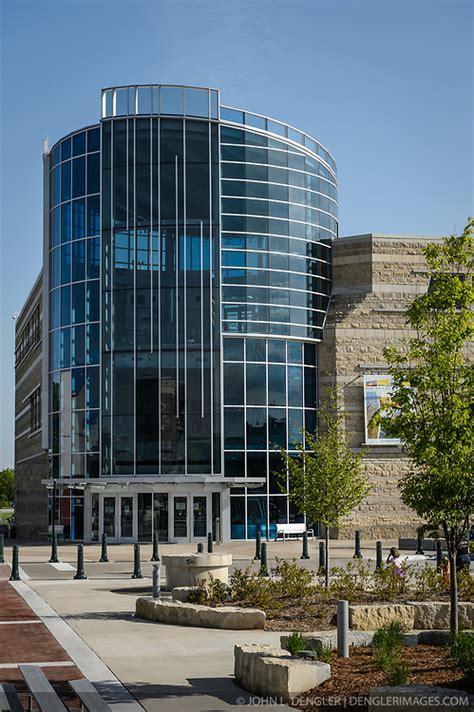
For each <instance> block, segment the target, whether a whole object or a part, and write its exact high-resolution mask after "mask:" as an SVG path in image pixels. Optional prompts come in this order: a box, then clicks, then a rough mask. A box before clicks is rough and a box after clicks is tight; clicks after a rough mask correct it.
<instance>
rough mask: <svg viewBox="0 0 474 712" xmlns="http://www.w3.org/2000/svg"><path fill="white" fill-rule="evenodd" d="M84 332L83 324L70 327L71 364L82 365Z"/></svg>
mask: <svg viewBox="0 0 474 712" xmlns="http://www.w3.org/2000/svg"><path fill="white" fill-rule="evenodd" d="M84 355H85V334H84V326H83V325H82V326H74V327H73V328H72V365H73V366H84Z"/></svg>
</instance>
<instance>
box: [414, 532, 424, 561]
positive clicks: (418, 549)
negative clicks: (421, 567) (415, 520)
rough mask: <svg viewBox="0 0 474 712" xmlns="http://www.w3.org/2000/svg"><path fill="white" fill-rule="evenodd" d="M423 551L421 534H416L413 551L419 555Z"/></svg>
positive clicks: (421, 554)
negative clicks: (414, 549)
mask: <svg viewBox="0 0 474 712" xmlns="http://www.w3.org/2000/svg"><path fill="white" fill-rule="evenodd" d="M424 553H425V552H424V550H423V534H418V536H417V538H416V551H415V554H418V555H420V556H423V554H424Z"/></svg>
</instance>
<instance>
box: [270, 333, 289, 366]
mask: <svg viewBox="0 0 474 712" xmlns="http://www.w3.org/2000/svg"><path fill="white" fill-rule="evenodd" d="M268 360H269V361H276V362H277V363H285V361H286V342H285V341H280V340H277V339H270V340H269V341H268Z"/></svg>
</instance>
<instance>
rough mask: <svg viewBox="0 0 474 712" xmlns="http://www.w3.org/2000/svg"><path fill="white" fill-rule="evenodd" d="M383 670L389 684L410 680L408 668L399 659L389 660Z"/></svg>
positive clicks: (401, 683)
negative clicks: (385, 668)
mask: <svg viewBox="0 0 474 712" xmlns="http://www.w3.org/2000/svg"><path fill="white" fill-rule="evenodd" d="M384 672H386V674H387V677H388V684H389V685H406V684H407V682H408V681H409V680H410V670H409V668H408V667H407V666H406V665H404V664H403V663H401V662H400V661H399V660H395V661H391V663H390V664H389V666H388V669H387V670H385V671H384Z"/></svg>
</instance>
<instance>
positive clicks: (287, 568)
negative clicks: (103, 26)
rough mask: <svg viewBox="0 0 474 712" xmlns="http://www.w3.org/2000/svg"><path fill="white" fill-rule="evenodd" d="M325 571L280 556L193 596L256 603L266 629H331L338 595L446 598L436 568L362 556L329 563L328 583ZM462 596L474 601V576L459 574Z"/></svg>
mask: <svg viewBox="0 0 474 712" xmlns="http://www.w3.org/2000/svg"><path fill="white" fill-rule="evenodd" d="M323 578H324V577H323V576H319V575H317V574H315V573H314V572H313V571H310V570H308V569H306V568H303V567H301V566H299V565H298V564H297V563H296V562H295V561H293V562H289V561H286V560H277V563H276V566H275V567H274V568H273V569H272V570H271V571H270V575H269V576H268V577H267V576H261V575H260V574H257V573H251V572H250V571H249V570H246V571H241V570H236V571H235V572H234V573H233V574H232V576H231V580H230V583H229V585H228V586H225V585H223V584H222V583H221V582H220V581H215V580H211V581H209V582H207V583H203V584H201V585H200V586H199V587H198V588H197V589H196V590H195V591H193V592H192V594H191V596H190V598H189V600H190V602H193V603H199V604H202V605H208V606H220V605H232V606H241V607H251V608H257V609H260V610H262V611H264V612H265V613H266V615H267V623H266V628H267V630H282V631H284V630H288V631H291V630H294V629H295V622H296V621H297V622H298V629H299V630H301V631H317V630H329V629H331V628H334V627H335V614H336V601H337V600H339V599H345V600H348V601H349V603H350V604H366V605H367V604H377V603H380V604H384V603H399V604H405V603H409V602H412V601H436V602H442V601H445V602H447V601H448V600H449V582H448V581H447V580H446V578H445V577H444V576H443V575H442V574H440V573H438V572H437V571H436V569H435V568H433V567H432V566H430V565H428V564H426V565H425V566H423V567H416V568H415V567H410V566H407V567H405V570H404V575H403V576H400V575H398V574H397V573H396V571H395V570H394V569H393V568H392V567H388V568H383V569H381V570H380V571H376V572H371V571H370V569H369V567H368V566H367V564H365V563H364V562H354V563H350V564H348V565H347V566H346V568H333V569H331V577H330V587H329V589H327V590H326V589H325V587H324V580H323ZM459 600H460V601H466V602H472V601H474V579H473V578H472V577H471V576H470V575H469V573H462V574H461V575H459Z"/></svg>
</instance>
